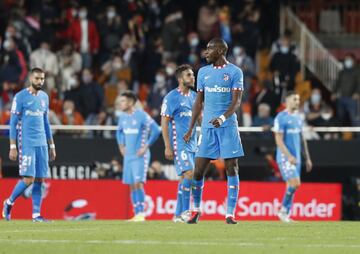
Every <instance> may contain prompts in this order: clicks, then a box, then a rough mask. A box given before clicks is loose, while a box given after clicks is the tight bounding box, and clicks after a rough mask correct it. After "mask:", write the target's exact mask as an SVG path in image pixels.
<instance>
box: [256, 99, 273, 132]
mask: <svg viewBox="0 0 360 254" xmlns="http://www.w3.org/2000/svg"><path fill="white" fill-rule="evenodd" d="M257 111H258V113H257V115H256V116H255V117H254V119H253V123H252V126H255V127H257V126H258V127H263V130H264V132H262V133H260V135H261V136H262V137H268V138H270V137H272V136H273V134H272V133H271V127H272V126H273V125H274V118H273V117H271V109H270V106H269V105H268V104H266V103H261V104H259V106H258V110H257Z"/></svg>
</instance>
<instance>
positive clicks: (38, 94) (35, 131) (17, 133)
mask: <svg viewBox="0 0 360 254" xmlns="http://www.w3.org/2000/svg"><path fill="white" fill-rule="evenodd" d="M29 80H30V83H31V85H30V86H29V87H27V88H24V89H23V90H21V91H20V92H18V93H17V94H16V95H15V98H14V100H13V103H12V107H11V118H10V152H9V158H10V160H13V161H15V160H16V159H17V157H18V155H19V174H20V176H22V180H21V181H19V182H18V183H17V184H16V186H15V187H14V189H13V191H12V193H11V195H10V197H9V198H7V199H6V200H5V201H4V207H3V212H2V215H3V217H4V219H6V220H10V219H11V209H12V207H13V206H14V203H15V201H16V199H17V198H18V197H19V196H20V195H21V194H22V193H23V192H24V191H25V189H26V188H27V187H28V186H29V185H31V184H33V189H32V205H33V212H32V218H33V221H34V222H47V220H46V219H44V218H43V217H42V216H41V203H42V194H41V187H42V185H43V182H44V180H45V178H47V177H48V168H49V165H48V164H49V163H48V161H49V155H50V160H54V159H55V157H56V152H55V144H54V141H53V138H52V133H51V129H50V124H49V118H48V111H49V97H48V95H47V94H46V93H45V92H43V91H41V88H42V87H43V85H44V82H45V72H44V71H43V70H42V69H40V68H34V69H32V70H31V72H30V77H29Z"/></svg>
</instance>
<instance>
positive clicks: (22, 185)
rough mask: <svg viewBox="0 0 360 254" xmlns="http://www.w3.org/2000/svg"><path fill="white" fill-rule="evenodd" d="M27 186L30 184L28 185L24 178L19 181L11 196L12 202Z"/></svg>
mask: <svg viewBox="0 0 360 254" xmlns="http://www.w3.org/2000/svg"><path fill="white" fill-rule="evenodd" d="M27 187H28V185H26V183H25V182H24V181H23V180H20V181H18V182H17V184H16V185H15V187H14V189H13V192H12V193H11V195H10V197H9V201H10V203H14V202H15V200H16V199H17V198H18V197H19V196H20V195H21V194H22V193H23V192H24V191H25V190H26V188H27Z"/></svg>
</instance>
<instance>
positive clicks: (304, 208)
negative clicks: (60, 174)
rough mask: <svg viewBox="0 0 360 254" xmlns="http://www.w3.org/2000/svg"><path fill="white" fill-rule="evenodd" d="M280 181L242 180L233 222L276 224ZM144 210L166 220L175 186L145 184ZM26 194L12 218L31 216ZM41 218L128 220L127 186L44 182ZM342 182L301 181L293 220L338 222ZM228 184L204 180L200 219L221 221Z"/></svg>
mask: <svg viewBox="0 0 360 254" xmlns="http://www.w3.org/2000/svg"><path fill="white" fill-rule="evenodd" d="M17 181H18V180H17V179H0V201H2V200H4V199H5V198H7V197H8V196H9V195H10V193H11V191H12V188H13V187H14V186H15V184H16V183H17ZM284 189H285V184H284V183H268V182H240V192H239V200H238V203H237V207H236V218H237V219H239V220H277V217H276V213H277V210H278V209H279V207H280V205H281V201H282V197H283V193H284ZM145 190H146V204H145V212H146V215H147V219H149V220H169V219H171V218H172V216H173V214H174V211H175V207H176V193H177V182H175V181H148V182H147V183H146V185H145ZM30 193H31V192H30V191H29V190H27V191H26V192H25V197H24V196H23V197H20V198H19V199H18V200H17V201H16V204H15V206H14V208H13V210H12V218H13V219H30V218H31V197H30V196H29V195H30ZM44 195H45V198H44V201H43V207H42V210H43V213H42V214H43V216H44V217H46V218H49V219H67V220H79V219H128V218H130V217H131V216H132V215H133V214H132V205H131V204H130V197H129V188H128V186H126V185H123V184H122V183H121V182H120V181H115V180H81V181H80V180H48V181H47V182H46V187H45V188H44ZM341 195H342V188H341V184H323V183H303V184H302V185H301V187H300V189H299V190H298V191H297V192H296V194H295V199H294V206H293V209H292V213H293V214H292V218H294V219H295V220H320V221H321V220H325V221H328V220H333V221H334V220H340V219H341ZM225 209H226V182H223V181H208V182H205V187H204V192H203V202H202V211H203V214H202V216H201V220H223V219H224V214H225Z"/></svg>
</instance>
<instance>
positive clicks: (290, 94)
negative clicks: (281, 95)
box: [285, 90, 298, 98]
mask: <svg viewBox="0 0 360 254" xmlns="http://www.w3.org/2000/svg"><path fill="white" fill-rule="evenodd" d="M293 95H298V93H297V92H295V91H294V90H290V91H287V92H286V96H285V98H289V97H290V96H293Z"/></svg>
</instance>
